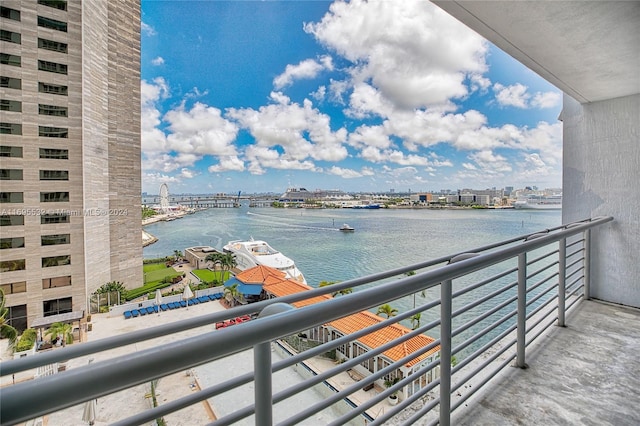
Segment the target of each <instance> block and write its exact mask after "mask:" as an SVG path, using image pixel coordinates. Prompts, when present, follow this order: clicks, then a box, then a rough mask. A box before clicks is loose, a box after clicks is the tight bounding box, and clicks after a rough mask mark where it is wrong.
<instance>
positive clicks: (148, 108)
mask: <svg viewBox="0 0 640 426" xmlns="http://www.w3.org/2000/svg"><path fill="white" fill-rule="evenodd" d="M141 56H142V70H141V71H142V82H141V85H142V87H141V89H142V171H143V175H142V189H143V191H145V192H148V193H150V194H157V193H158V190H159V187H160V185H161V184H162V183H167V184H168V186H169V189H170V192H171V193H219V192H223V193H237V191H242V192H245V193H246V192H248V193H263V192H274V193H281V192H284V190H285V189H286V188H287V187H289V186H295V187H305V188H307V189H341V190H344V191H347V192H385V191H388V190H391V189H394V190H395V191H397V192H402V191H407V190H411V191H413V192H418V191H437V190H440V189H462V188H474V189H484V188H490V187H498V188H502V187H504V186H514V187H516V188H519V187H524V186H534V185H535V186H538V187H540V188H551V187H553V188H558V187H560V186H561V180H562V179H561V170H562V127H561V123H560V122H559V121H558V120H557V118H558V116H559V114H560V109H561V106H562V95H561V93H560V91H559V90H558V89H556V88H555V87H553V86H552V85H550V84H548V83H547V82H546V81H544V80H542V79H541V78H540V77H538V76H537V75H536V74H534V73H533V72H531V71H530V70H528V69H527V68H525V67H524V66H522V65H521V64H520V63H518V62H517V61H515V60H513V59H512V58H510V57H509V56H508V55H506V54H505V53H504V52H502V51H500V50H499V49H497V48H496V47H495V46H493V45H492V44H490V43H488V42H487V41H486V40H484V39H482V38H481V37H480V36H478V35H477V34H475V33H474V32H472V31H471V30H469V29H468V28H466V27H465V26H464V25H462V24H461V23H459V22H458V21H456V20H455V19H453V18H452V17H450V16H449V15H447V14H446V13H445V12H443V11H442V10H440V9H439V8H438V7H437V6H435V5H433V4H432V3H430V2H428V1H426V0H406V1H402V2H391V1H370V2H364V1H360V0H354V1H351V2H343V1H334V2H325V1H260V2H257V1H175V0H174V1H159V0H142V52H141Z"/></svg>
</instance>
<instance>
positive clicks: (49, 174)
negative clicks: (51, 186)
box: [40, 170, 69, 180]
mask: <svg viewBox="0 0 640 426" xmlns="http://www.w3.org/2000/svg"><path fill="white" fill-rule="evenodd" d="M40 180H69V172H68V171H67V170H40Z"/></svg>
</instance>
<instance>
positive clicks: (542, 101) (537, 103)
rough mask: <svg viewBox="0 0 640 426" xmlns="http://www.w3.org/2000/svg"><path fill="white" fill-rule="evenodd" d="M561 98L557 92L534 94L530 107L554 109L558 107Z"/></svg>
mask: <svg viewBox="0 0 640 426" xmlns="http://www.w3.org/2000/svg"><path fill="white" fill-rule="evenodd" d="M560 102H562V96H561V95H560V93H557V92H544V93H543V92H536V94H535V95H533V99H531V106H532V107H534V108H539V109H543V108H554V107H556V106H558V105H560Z"/></svg>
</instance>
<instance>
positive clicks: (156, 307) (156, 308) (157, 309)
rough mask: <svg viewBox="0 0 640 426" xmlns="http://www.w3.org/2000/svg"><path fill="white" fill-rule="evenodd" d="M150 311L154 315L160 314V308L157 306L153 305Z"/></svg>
mask: <svg viewBox="0 0 640 426" xmlns="http://www.w3.org/2000/svg"><path fill="white" fill-rule="evenodd" d="M152 309H153V312H156V313H158V312H160V308H159V307H158V305H153V306H152Z"/></svg>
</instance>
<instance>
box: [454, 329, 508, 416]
mask: <svg viewBox="0 0 640 426" xmlns="http://www.w3.org/2000/svg"><path fill="white" fill-rule="evenodd" d="M513 344H515V341H514V342H513ZM499 355H502V353H500V354H496V356H495V357H493V359H491V358H490V360H491V361H493V360H494V359H496V358H497V357H498V356H499ZM515 358H516V354H515V353H513V354H511V356H509V357H508V358H507V359H505V360H504V361H503V362H502V363H501V364H500V365H498V366H497V367H496V368H495V369H494V370H492V371H491V373H489V374H487V375H486V376H485V377H484V378H483V379H482V380H481V381H480V382H479V383H478V384H477V385H476V386H474V387H473V388H472V389H471V391H469V392H468V393H466V394H464V395H462V397H461V398H459V399H458V400H457V401H456V402H455V403H454V404H453V405H452V406H451V411H452V412H453V411H455V410H456V409H457V408H459V407H460V405H462V404H463V403H464V402H465V401H467V400H468V399H469V398H471V397H472V396H473V395H474V394H475V393H476V392H478V391H479V390H480V389H482V387H483V386H485V385H486V384H487V383H489V381H490V380H491V379H493V378H494V377H495V376H496V375H497V374H498V373H499V372H501V371H502V370H503V369H504V368H505V367H506V366H508V365H509V364H510V363H511V361H513V360H514V359H515Z"/></svg>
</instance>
